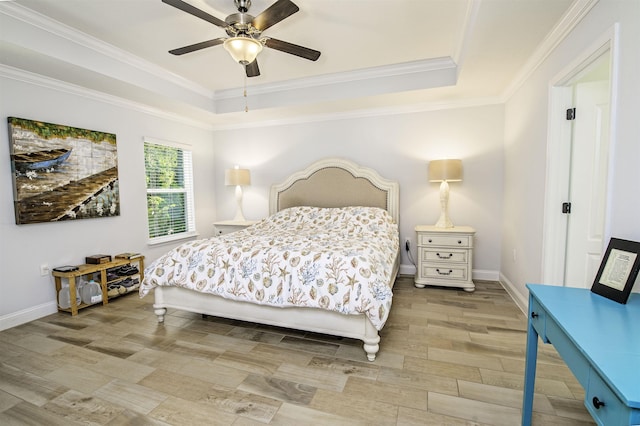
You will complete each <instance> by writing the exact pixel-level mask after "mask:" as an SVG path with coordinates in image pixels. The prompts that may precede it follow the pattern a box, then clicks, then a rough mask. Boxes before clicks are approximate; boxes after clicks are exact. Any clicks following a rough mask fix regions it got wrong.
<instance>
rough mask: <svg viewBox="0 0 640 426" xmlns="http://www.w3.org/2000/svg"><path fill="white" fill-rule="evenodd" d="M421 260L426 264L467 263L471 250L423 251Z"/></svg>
mask: <svg viewBox="0 0 640 426" xmlns="http://www.w3.org/2000/svg"><path fill="white" fill-rule="evenodd" d="M420 251H421V254H420V258H421V259H422V260H424V261H426V262H447V263H449V262H451V263H467V259H468V258H469V250H447V249H444V250H433V249H429V250H427V249H421V250H420Z"/></svg>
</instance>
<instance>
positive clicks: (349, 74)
mask: <svg viewBox="0 0 640 426" xmlns="http://www.w3.org/2000/svg"><path fill="white" fill-rule="evenodd" d="M454 68H456V63H455V62H454V61H453V59H451V58H450V57H448V56H447V57H441V58H433V59H424V60H420V61H411V62H404V63H400V64H393V65H383V66H379V67H371V68H363V69H359V70H352V71H345V72H340V73H332V74H324V75H319V76H314V77H306V78H298V79H294V80H287V81H281V82H277V83H266V84H260V85H255V86H249V87H248V89H249V90H250V91H251V93H252V94H253V95H268V94H274V93H280V92H287V91H294V90H302V89H308V88H312V87H321V86H330V85H335V84H342V83H354V82H366V81H374V80H377V79H382V78H387V77H400V76H407V75H412V74H420V73H427V72H432V71H441V70H448V69H454ZM238 93H242V88H240V87H235V88H232V89H225V90H218V91H216V92H215V95H214V99H215V100H216V101H219V100H226V99H234V98H239V97H241V96H239V95H238Z"/></svg>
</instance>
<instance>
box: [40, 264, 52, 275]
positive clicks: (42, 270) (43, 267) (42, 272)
mask: <svg viewBox="0 0 640 426" xmlns="http://www.w3.org/2000/svg"><path fill="white" fill-rule="evenodd" d="M49 273H51V269H49V265H47V264H46V263H43V264H42V265H40V276H42V277H46V276H47V275H49Z"/></svg>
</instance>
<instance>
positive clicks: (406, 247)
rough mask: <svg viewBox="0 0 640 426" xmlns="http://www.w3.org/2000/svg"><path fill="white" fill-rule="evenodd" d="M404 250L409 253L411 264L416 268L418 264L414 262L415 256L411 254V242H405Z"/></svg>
mask: <svg viewBox="0 0 640 426" xmlns="http://www.w3.org/2000/svg"><path fill="white" fill-rule="evenodd" d="M404 250H405V251H406V252H407V257H408V258H409V262H411V263H412V264H413V266H416V262H415V261H414V260H413V255H412V254H411V241H409V240H408V239H407V240H405V242H404Z"/></svg>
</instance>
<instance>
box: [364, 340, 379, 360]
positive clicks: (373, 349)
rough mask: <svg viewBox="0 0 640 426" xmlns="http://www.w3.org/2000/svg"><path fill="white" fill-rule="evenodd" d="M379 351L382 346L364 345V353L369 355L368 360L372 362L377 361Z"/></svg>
mask: <svg viewBox="0 0 640 426" xmlns="http://www.w3.org/2000/svg"><path fill="white" fill-rule="evenodd" d="M378 340H380V339H378ZM379 349H380V345H378V343H367V342H365V343H364V351H365V352H366V353H367V359H368V360H369V361H371V362H373V361H375V360H376V354H377V353H378V350H379Z"/></svg>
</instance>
